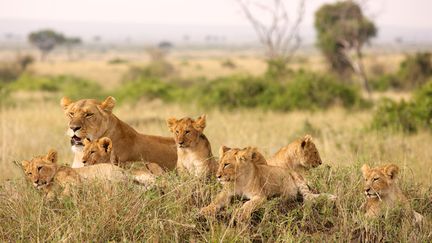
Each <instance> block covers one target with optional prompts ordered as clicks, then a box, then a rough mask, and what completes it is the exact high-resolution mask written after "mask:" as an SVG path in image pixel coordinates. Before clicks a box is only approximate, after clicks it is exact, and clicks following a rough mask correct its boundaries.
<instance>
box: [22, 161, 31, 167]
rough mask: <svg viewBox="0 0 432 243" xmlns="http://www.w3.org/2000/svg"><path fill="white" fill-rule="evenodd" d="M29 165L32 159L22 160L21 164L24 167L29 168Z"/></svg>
mask: <svg viewBox="0 0 432 243" xmlns="http://www.w3.org/2000/svg"><path fill="white" fill-rule="evenodd" d="M29 165H30V161H28V160H23V161H21V166H22V167H23V168H27V166H29Z"/></svg>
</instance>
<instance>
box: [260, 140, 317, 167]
mask: <svg viewBox="0 0 432 243" xmlns="http://www.w3.org/2000/svg"><path fill="white" fill-rule="evenodd" d="M267 163H268V164H269V165H273V166H280V167H286V168H289V169H292V170H295V171H298V172H302V171H306V170H309V169H311V168H315V167H317V166H319V165H320V164H322V161H321V157H320V154H319V152H318V150H317V148H316V146H315V144H314V142H313V141H312V137H311V136H310V135H306V136H304V137H303V138H300V139H297V140H295V141H294V142H292V143H290V144H288V145H287V146H285V147H282V148H281V149H279V151H277V152H276V153H275V154H274V155H273V156H272V157H270V158H269V159H268V161H267Z"/></svg>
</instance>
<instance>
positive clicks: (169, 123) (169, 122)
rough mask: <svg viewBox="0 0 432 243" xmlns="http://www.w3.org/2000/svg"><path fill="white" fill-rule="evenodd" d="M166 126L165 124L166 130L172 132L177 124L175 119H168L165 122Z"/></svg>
mask: <svg viewBox="0 0 432 243" xmlns="http://www.w3.org/2000/svg"><path fill="white" fill-rule="evenodd" d="M166 124H167V126H168V128H169V129H170V131H171V132H174V126H175V125H176V124H177V119H175V118H174V117H171V118H168V119H167V120H166Z"/></svg>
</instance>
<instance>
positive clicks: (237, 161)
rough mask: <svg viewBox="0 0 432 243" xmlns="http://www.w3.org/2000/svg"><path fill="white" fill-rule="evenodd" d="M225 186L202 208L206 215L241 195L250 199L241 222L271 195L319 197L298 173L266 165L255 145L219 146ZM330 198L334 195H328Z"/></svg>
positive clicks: (244, 208) (221, 178)
mask: <svg viewBox="0 0 432 243" xmlns="http://www.w3.org/2000/svg"><path fill="white" fill-rule="evenodd" d="M216 176H217V178H218V180H219V181H220V182H221V183H222V185H223V189H222V191H221V192H220V193H219V194H218V195H217V196H216V198H215V199H214V200H213V201H212V202H211V203H210V205H208V206H207V207H204V208H202V209H201V211H200V213H201V214H203V215H214V214H215V213H216V212H217V211H218V210H219V209H220V208H222V207H223V206H225V205H227V204H228V203H229V202H230V200H231V198H232V197H233V196H235V195H240V196H243V197H246V198H248V199H249V201H248V202H246V203H245V204H244V205H243V206H242V207H241V208H240V211H239V213H238V215H237V217H238V219H239V220H241V221H244V220H247V219H249V218H250V216H251V213H253V212H254V211H255V210H256V209H258V208H259V207H260V206H261V205H262V204H263V203H264V202H265V201H266V200H267V199H268V198H269V197H272V196H280V197H282V198H284V199H286V200H289V199H295V198H297V196H298V194H300V195H302V196H303V198H304V200H306V201H308V200H313V199H314V198H317V197H319V196H320V194H314V193H312V192H311V191H310V189H309V186H308V185H307V182H306V180H305V179H303V177H302V176H301V175H300V174H298V173H297V172H294V171H291V170H281V168H280V167H276V166H270V165H266V161H265V159H264V156H263V155H262V154H261V153H259V152H258V151H257V149H256V148H251V147H247V148H244V149H238V148H227V147H225V146H223V147H221V149H220V160H219V168H218V171H217V174H216ZM326 196H328V198H329V199H330V200H335V198H336V197H335V196H333V195H330V194H327V195H326Z"/></svg>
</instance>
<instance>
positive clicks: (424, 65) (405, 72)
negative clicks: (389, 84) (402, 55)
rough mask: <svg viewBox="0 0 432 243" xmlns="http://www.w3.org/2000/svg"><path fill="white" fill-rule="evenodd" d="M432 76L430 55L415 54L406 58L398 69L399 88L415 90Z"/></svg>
mask: <svg viewBox="0 0 432 243" xmlns="http://www.w3.org/2000/svg"><path fill="white" fill-rule="evenodd" d="M431 75H432V61H431V53H428V52H425V53H416V54H415V55H412V56H408V57H407V58H406V59H405V60H404V61H403V62H402V63H401V64H400V67H399V71H398V73H397V76H398V78H399V81H400V82H399V83H398V85H399V88H403V89H407V88H416V87H419V86H421V85H423V84H424V83H425V82H426V81H427V80H428V78H429V77H430V76H431Z"/></svg>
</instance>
